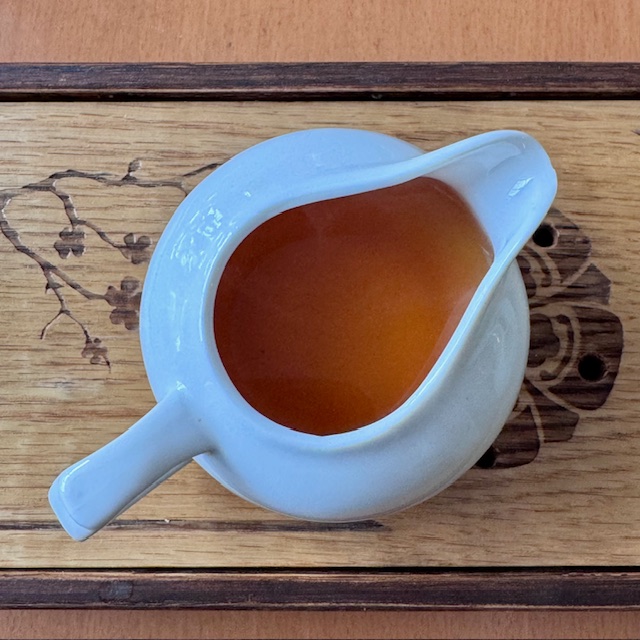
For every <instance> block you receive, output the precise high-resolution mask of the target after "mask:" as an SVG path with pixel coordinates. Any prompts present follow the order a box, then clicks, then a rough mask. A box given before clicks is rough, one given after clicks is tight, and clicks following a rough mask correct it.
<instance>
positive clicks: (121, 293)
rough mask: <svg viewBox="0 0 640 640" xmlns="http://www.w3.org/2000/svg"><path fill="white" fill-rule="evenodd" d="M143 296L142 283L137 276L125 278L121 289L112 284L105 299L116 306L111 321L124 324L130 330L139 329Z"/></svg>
mask: <svg viewBox="0 0 640 640" xmlns="http://www.w3.org/2000/svg"><path fill="white" fill-rule="evenodd" d="M141 297H142V283H141V282H140V280H138V279H137V278H131V277H126V278H123V280H122V282H120V289H116V288H115V287H114V286H111V285H110V286H109V287H108V288H107V292H106V293H105V294H104V299H105V300H106V301H107V302H108V303H109V304H110V305H111V306H112V307H114V309H113V311H112V312H111V313H110V314H109V319H110V320H111V322H113V324H123V325H124V326H125V328H126V329H129V330H130V331H131V330H133V329H137V328H138V324H139V323H138V311H139V310H140V299H141Z"/></svg>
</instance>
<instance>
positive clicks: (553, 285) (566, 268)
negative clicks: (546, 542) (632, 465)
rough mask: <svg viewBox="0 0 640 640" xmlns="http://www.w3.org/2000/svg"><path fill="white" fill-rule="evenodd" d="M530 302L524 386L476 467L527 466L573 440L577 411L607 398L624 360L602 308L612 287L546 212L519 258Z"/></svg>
mask: <svg viewBox="0 0 640 640" xmlns="http://www.w3.org/2000/svg"><path fill="white" fill-rule="evenodd" d="M518 263H519V265H520V270H521V272H522V276H523V280H524V282H525V286H526V289H527V296H528V298H529V308H530V318H531V343H530V351H529V361H528V363H527V370H526V374H525V380H524V384H523V386H522V390H521V391H520V397H519V398H518V402H517V404H516V406H515V408H514V410H513V412H512V413H511V416H510V418H509V420H508V421H507V424H506V425H505V427H504V428H503V430H502V432H501V433H500V435H499V436H498V438H497V439H496V441H495V442H494V443H493V445H492V446H491V447H490V449H489V450H488V451H487V452H486V453H485V454H484V455H483V456H482V458H481V459H480V461H479V462H478V466H480V467H484V468H492V467H513V466H518V465H522V464H527V463H528V462H531V461H532V460H533V459H534V458H535V457H536V456H537V454H538V451H539V449H540V446H541V445H542V443H545V442H562V441H567V440H570V439H571V437H572V436H573V433H574V431H575V429H576V426H577V424H578V422H579V420H580V415H581V412H582V411H593V410H595V409H598V408H599V407H601V406H602V405H603V404H604V403H605V402H606V400H607V398H608V396H609V393H610V392H611V389H612V387H613V384H614V382H615V379H616V376H617V374H618V368H619V365H620V359H621V357H622V346H623V333H622V324H621V322H620V319H619V318H618V317H617V316H616V315H615V314H613V313H612V312H611V311H609V310H608V309H607V308H606V307H607V305H608V304H609V295H610V289H611V282H610V281H609V279H608V278H607V277H606V276H605V275H604V274H603V273H602V272H601V271H600V270H599V269H598V268H597V267H596V266H595V265H594V264H593V263H592V262H591V242H590V241H589V238H588V237H587V236H586V235H585V234H584V233H583V232H582V231H581V229H580V228H579V227H578V226H577V225H575V224H574V223H573V222H571V220H569V218H567V217H566V216H565V215H564V214H562V213H561V212H560V211H558V210H557V209H551V210H550V211H549V214H548V216H547V218H546V220H545V222H544V223H543V224H542V225H540V228H539V229H538V231H536V233H535V234H534V235H533V237H532V239H531V241H530V242H529V243H528V244H527V245H526V247H525V248H524V249H523V251H522V252H521V253H520V255H519V256H518Z"/></svg>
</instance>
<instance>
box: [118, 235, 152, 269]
mask: <svg viewBox="0 0 640 640" xmlns="http://www.w3.org/2000/svg"><path fill="white" fill-rule="evenodd" d="M123 240H124V246H123V247H122V249H121V251H122V255H123V256H124V257H125V258H128V259H129V260H131V262H132V263H133V264H141V263H142V262H149V257H150V255H151V251H150V249H151V244H152V243H151V238H150V237H149V236H138V235H137V234H135V233H127V235H126V236H125V237H124V238H123Z"/></svg>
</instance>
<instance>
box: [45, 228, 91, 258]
mask: <svg viewBox="0 0 640 640" xmlns="http://www.w3.org/2000/svg"><path fill="white" fill-rule="evenodd" d="M58 235H59V236H60V239H59V240H56V241H55V242H54V243H53V248H54V249H55V250H56V251H57V252H58V255H59V256H60V257H61V258H63V259H64V258H68V257H69V256H70V255H71V254H73V255H74V256H76V257H78V258H79V257H80V256H81V255H82V254H83V253H84V250H85V246H84V239H85V237H86V236H85V232H84V231H83V230H82V229H78V228H73V227H71V228H69V227H65V228H64V229H63V230H62V231H61V232H60V233H59V234H58Z"/></svg>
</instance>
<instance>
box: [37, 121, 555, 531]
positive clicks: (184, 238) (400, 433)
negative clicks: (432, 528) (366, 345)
mask: <svg viewBox="0 0 640 640" xmlns="http://www.w3.org/2000/svg"><path fill="white" fill-rule="evenodd" d="M423 175H429V176H431V177H434V178H437V179H439V180H442V181H444V182H446V183H448V184H449V185H451V186H452V187H453V188H454V189H456V190H457V191H458V192H459V193H460V194H461V195H462V197H463V198H464V199H465V200H466V201H467V202H468V203H469V204H470V206H471V208H472V209H473V211H474V213H475V214H476V216H477V218H478V219H479V221H480V222H481V224H482V226H483V227H484V229H485V231H486V232H487V234H488V236H489V238H490V239H491V242H492V245H493V248H494V254H495V258H494V261H493V263H492V265H491V267H490V269H489V271H488V273H487V275H486V276H485V278H484V279H483V281H482V283H481V285H480V286H479V288H478V290H477V291H476V293H475V295H474V297H473V299H472V301H471V303H470V304H469V307H468V308H467V310H466V312H465V314H464V316H463V318H462V320H461V322H460V324H459V325H458V327H457V329H456V331H455V332H454V334H453V336H452V338H451V340H450V341H449V343H448V345H447V347H446V348H445V350H444V352H443V353H442V355H441V357H440V358H439V360H438V362H437V363H436V366H435V367H434V368H433V369H432V370H431V372H430V373H429V375H428V376H427V378H426V379H425V380H424V381H423V383H422V384H421V385H420V387H419V388H418V389H417V391H416V392H415V393H414V394H413V395H412V396H411V397H410V398H409V399H408V400H407V401H406V402H405V403H404V404H403V405H402V406H401V407H399V408H398V409H397V410H395V411H394V412H392V413H391V414H389V415H388V416H386V417H384V418H383V419H381V420H379V421H377V422H375V423H373V424H370V425H367V426H365V427H362V428H361V429H358V430H356V431H352V432H349V433H345V434H339V435H332V436H315V435H310V434H306V433H300V432H295V431H292V430H290V429H287V428H285V427H283V426H281V425H278V424H275V423H274V422H272V421H270V420H269V419H267V418H265V417H264V416H262V415H261V414H260V413H258V412H257V411H256V410H255V409H253V408H252V407H251V406H250V405H249V404H248V403H247V402H246V401H245V400H244V399H243V397H242V396H241V395H240V394H239V393H238V391H237V390H236V389H235V387H234V386H233V384H232V383H231V381H230V379H229V377H228V375H227V374H226V372H225V370H224V367H223V365H222V362H221V360H220V357H219V355H218V352H217V349H216V344H215V340H214V334H213V321H212V318H213V305H214V298H215V293H216V287H217V284H218V282H219V280H220V277H221V274H222V271H223V269H224V266H225V264H226V262H227V260H228V258H229V257H230V255H231V254H232V253H233V251H234V249H235V248H236V247H237V246H238V245H239V244H240V242H241V241H242V240H243V239H244V238H245V237H246V236H247V235H248V234H249V233H250V232H251V231H252V230H253V229H255V228H256V227H257V226H258V225H260V224H261V223H262V222H264V221H265V220H267V219H269V218H270V217H272V216H274V215H277V214H278V213H281V212H282V211H284V210H287V209H290V208H292V207H295V206H299V205H302V204H306V203H309V202H315V201H318V200H323V199H328V198H335V197H340V196H347V195H353V194H356V193H361V192H363V191H369V190H372V189H377V188H383V187H387V186H392V185H395V184H399V183H402V182H405V181H407V180H411V179H413V178H415V177H418V176H423ZM555 191H556V177H555V173H554V171H553V168H552V167H551V164H550V162H549V159H548V157H547V155H546V153H545V152H544V150H543V149H542V147H541V146H540V145H539V144H538V143H537V142H536V141H535V140H534V139H533V138H531V137H530V136H527V135H526V134H524V133H520V132H514V131H497V132H491V133H488V134H483V135H481V136H476V137H474V138H470V139H468V140H464V141H462V142H459V143H456V144H454V145H451V146H449V147H445V148H443V149H439V150H437V151H434V152H432V153H428V154H424V153H423V152H422V151H421V150H419V149H418V148H416V147H414V146H412V145H410V144H408V143H406V142H402V141H400V140H398V139H395V138H392V137H389V136H385V135H382V134H377V133H372V132H367V131H358V130H349V129H318V130H309V131H301V132H296V133H292V134H289V135H286V136H281V137H279V138H274V139H272V140H268V141H266V142H264V143H262V144H259V145H257V146H255V147H252V148H250V149H248V150H246V151H244V152H243V153H241V154H239V155H237V156H236V157H234V158H233V159H231V160H230V161H229V162H227V163H226V164H224V165H223V166H221V167H220V168H219V169H217V170H216V171H215V172H214V173H212V174H211V175H210V176H209V177H208V178H206V179H205V180H204V181H203V182H202V183H201V184H200V185H199V186H198V187H197V188H196V189H194V191H193V192H192V193H191V194H190V195H189V196H188V197H187V198H186V199H185V201H184V202H183V203H182V204H181V205H180V207H179V208H178V210H177V211H176V213H175V215H174V216H173V218H172V219H171V221H170V223H169V225H168V226H167V228H166V230H165V232H164V234H163V236H162V238H161V240H160V242H159V243H158V246H157V248H156V250H155V252H154V254H153V258H152V261H151V264H150V267H149V272H148V275H147V278H146V281H145V285H144V293H143V299H142V308H141V324H140V330H141V341H142V349H143V355H144V361H145V367H146V370H147V374H148V377H149V381H150V384H151V386H152V389H153V392H154V394H155V396H156V398H157V400H158V405H157V406H156V407H155V408H154V409H153V410H152V411H151V412H150V413H149V414H147V416H145V417H144V418H142V420H140V421H139V422H138V423H136V424H135V425H134V426H133V427H132V428H131V429H130V430H129V431H127V432H126V433H125V434H123V435H122V436H120V437H119V438H118V439H116V440H115V441H113V442H111V443H109V444H108V445H106V446H105V447H104V448H102V449H101V450H99V451H98V452H96V453H94V454H92V455H90V456H89V457H87V458H85V459H84V460H82V461H80V462H79V463H77V464H75V465H73V466H72V467H70V468H69V469H67V470H66V471H64V472H63V473H62V474H61V475H60V476H59V477H58V479H57V480H56V481H55V482H54V484H53V486H52V488H51V491H50V501H51V504H52V506H53V508H54V511H55V512H56V514H57V515H58V517H59V519H60V520H61V522H62V524H63V526H64V527H65V528H66V529H67V531H68V532H69V533H70V535H72V536H73V537H74V538H76V539H84V538H86V537H88V536H89V535H91V534H92V533H93V532H95V531H96V530H98V529H99V528H100V527H102V526H104V525H105V524H106V523H107V522H108V521H109V520H111V519H112V518H113V517H115V516H116V515H118V514H119V513H120V512H122V511H123V510H125V509H126V508H127V507H128V506H130V505H131V504H133V503H134V502H135V501H136V500H138V499H139V498H140V497H142V496H143V495H144V494H145V493H147V492H148V491H149V490H150V489H151V488H153V487H154V486H156V485H157V484H158V483H159V482H161V481H162V480H164V479H165V478H166V477H168V476H169V475H171V474H172V473H174V472H175V471H176V470H177V469H179V468H181V467H182V466H183V465H184V464H186V463H187V462H188V461H189V460H190V459H191V458H192V457H195V459H196V461H197V462H198V463H199V464H200V465H201V466H202V467H203V468H204V469H205V470H206V471H207V472H209V473H210V474H211V475H212V476H213V477H214V478H216V479H217V480H218V481H219V482H221V483H222V484H223V485H224V486H226V487H227V488H229V489H230V490H231V491H233V492H235V493H236V494H238V495H240V496H242V497H244V498H245V499H247V500H250V501H252V502H254V503H256V504H259V505H262V506H264V507H267V508H269V509H273V510H276V511H278V512H281V513H284V514H288V515H292V516H296V517H299V518H305V519H312V520H325V521H349V520H358V519H363V518H370V517H373V516H378V515H381V514H383V513H387V512H391V511H394V510H397V509H401V508H404V507H407V506H410V505H412V504H415V503H417V502H419V501H421V500H424V499H426V498H428V497H430V496H432V495H434V494H435V493H437V492H439V491H440V490H442V489H443V488H445V487H446V486H447V485H449V484H450V483H451V482H453V481H454V480H455V479H456V478H458V477H459V476H460V475H461V474H462V473H464V472H465V471H466V470H467V469H469V468H470V467H471V466H472V465H473V464H474V463H475V462H476V461H477V459H478V458H479V457H480V456H481V455H482V454H483V453H484V451H485V450H486V449H487V448H488V447H489V445H490V444H491V443H492V441H493V440H494V439H495V437H496V436H497V434H498V433H499V431H500V429H501V428H502V426H503V424H504V422H505V421H506V419H507V417H508V415H509V413H510V411H511V409H512V407H513V405H514V402H515V400H516V398H517V395H518V392H519V389H520V385H521V383H522V379H523V376H524V369H525V365H526V361H527V354H528V347H529V311H528V305H527V298H526V294H525V290H524V285H523V282H522V279H521V277H520V273H519V270H518V268H517V265H516V263H515V261H514V259H515V256H516V255H517V253H518V251H519V250H520V249H521V248H522V246H523V245H524V243H525V242H526V240H527V239H528V238H529V237H530V236H531V235H532V233H533V232H534V231H535V229H536V228H537V226H538V225H539V224H540V222H541V221H542V219H543V218H544V216H545V214H546V211H547V209H548V207H549V206H550V204H551V202H552V200H553V197H554V195H555Z"/></svg>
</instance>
